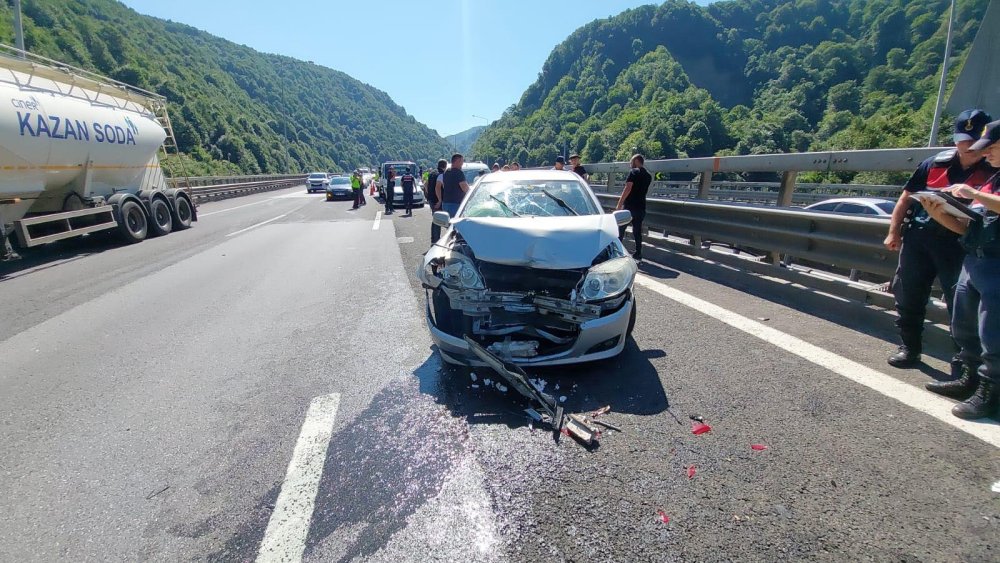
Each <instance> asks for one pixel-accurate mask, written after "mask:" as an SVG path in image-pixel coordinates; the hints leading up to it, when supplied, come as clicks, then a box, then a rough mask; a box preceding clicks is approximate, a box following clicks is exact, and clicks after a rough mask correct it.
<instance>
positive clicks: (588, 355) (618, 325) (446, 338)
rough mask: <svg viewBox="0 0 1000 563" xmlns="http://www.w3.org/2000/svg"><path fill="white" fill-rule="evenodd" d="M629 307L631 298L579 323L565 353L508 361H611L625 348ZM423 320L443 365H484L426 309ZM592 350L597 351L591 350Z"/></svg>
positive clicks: (632, 303)
mask: <svg viewBox="0 0 1000 563" xmlns="http://www.w3.org/2000/svg"><path fill="white" fill-rule="evenodd" d="M633 307H635V296H634V295H633V296H630V297H629V299H628V301H627V302H626V303H624V304H623V305H622V306H621V308H620V309H618V310H617V311H615V312H613V313H610V314H608V315H605V316H603V317H600V318H597V319H593V320H590V321H586V322H584V323H581V324H580V332H579V334H578V335H577V337H576V341H575V342H573V344H572V346H571V347H570V348H569V349H568V350H564V351H561V352H558V353H554V354H551V355H539V356H535V357H531V358H513V359H512V361H513V363H515V364H518V365H524V366H558V365H566V364H579V363H584V362H592V361H597V360H603V359H607V358H613V357H615V356H617V355H619V354H621V353H622V350H624V349H625V341H626V340H627V339H628V324H629V317H630V316H631V314H632V308H633ZM426 317H427V326H428V328H429V329H430V332H431V340H433V342H434V344H435V345H436V346H437V348H438V351H439V352H440V353H441V357H442V358H443V359H444V360H445V361H446V362H448V363H451V364H460V365H466V366H483V365H485V364H483V363H482V362H481V361H480V360H479V358H478V357H476V356H475V354H473V352H472V350H470V349H469V345H468V344H467V343H466V342H465V340H463V339H462V338H461V337H457V336H454V335H451V334H448V333H446V332H443V331H441V330H439V329H438V328H437V327H435V326H434V321H433V319H432V317H431V312H430V307H429V306H428V307H427V311H426ZM612 339H617V341H616V342H615V343H614V345H613V346H602V345H605V344H606V343H608V342H609V341H611V340H612ZM594 349H597V350H598V351H593V350H594Z"/></svg>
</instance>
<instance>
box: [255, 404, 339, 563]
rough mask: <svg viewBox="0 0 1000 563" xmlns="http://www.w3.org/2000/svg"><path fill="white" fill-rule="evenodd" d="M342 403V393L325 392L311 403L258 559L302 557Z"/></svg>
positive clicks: (267, 560) (282, 559)
mask: <svg viewBox="0 0 1000 563" xmlns="http://www.w3.org/2000/svg"><path fill="white" fill-rule="evenodd" d="M339 406H340V393H331V394H329V395H322V396H319V397H316V398H314V399H313V400H312V401H311V402H310V403H309V410H308V411H307V412H306V419H305V421H303V422H302V430H301V431H300V432H299V439H298V441H296V442H295V450H294V451H293V452H292V460H291V461H290V462H289V463H288V470H287V471H286V472H285V480H284V482H282V484H281V492H280V493H279V494H278V500H277V502H275V504H274V512H272V513H271V519H270V520H268V522H267V530H266V531H265V532H264V539H263V540H261V542H260V549H259V550H258V551H257V561H258V563H263V562H271V561H283V562H288V561H302V552H303V551H305V548H306V537H307V536H308V535H309V524H310V523H311V522H312V515H313V510H314V509H315V505H316V493H317V491H318V490H319V480H320V477H322V475H323V465H324V463H325V462H326V451H327V449H328V448H329V446H330V436H332V435H333V422H334V420H335V419H336V417H337V408H338V407H339Z"/></svg>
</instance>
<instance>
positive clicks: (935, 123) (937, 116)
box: [927, 0, 955, 147]
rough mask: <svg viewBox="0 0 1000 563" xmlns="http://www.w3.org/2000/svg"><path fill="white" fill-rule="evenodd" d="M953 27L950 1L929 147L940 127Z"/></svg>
mask: <svg viewBox="0 0 1000 563" xmlns="http://www.w3.org/2000/svg"><path fill="white" fill-rule="evenodd" d="M954 27H955V0H951V10H950V11H949V15H948V37H947V39H945V42H944V61H942V63H941V82H940V84H938V95H937V104H936V105H935V106H934V121H933V123H931V138H930V142H928V143H927V146H929V147H936V146H937V144H938V129H939V128H940V126H941V109H942V106H943V105H944V89H945V87H946V86H947V82H948V59H949V58H951V34H952V29H953V28H954Z"/></svg>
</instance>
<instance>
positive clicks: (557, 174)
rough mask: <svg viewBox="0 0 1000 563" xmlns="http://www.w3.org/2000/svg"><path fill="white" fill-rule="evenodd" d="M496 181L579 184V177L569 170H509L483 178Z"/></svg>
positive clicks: (487, 180) (485, 180)
mask: <svg viewBox="0 0 1000 563" xmlns="http://www.w3.org/2000/svg"><path fill="white" fill-rule="evenodd" d="M497 180H513V181H518V180H543V181H545V180H575V181H577V182H579V181H580V177H579V176H577V175H576V174H575V173H573V172H570V171H569V170H509V171H507V172H504V171H500V172H492V173H490V174H488V175H487V176H486V177H485V178H483V181H484V182H494V181H497Z"/></svg>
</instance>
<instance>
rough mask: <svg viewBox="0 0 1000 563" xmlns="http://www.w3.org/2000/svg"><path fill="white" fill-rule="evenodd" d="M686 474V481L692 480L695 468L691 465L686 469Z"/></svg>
mask: <svg viewBox="0 0 1000 563" xmlns="http://www.w3.org/2000/svg"><path fill="white" fill-rule="evenodd" d="M687 474H688V479H694V474H695V468H694V466H693V465H692V466H690V467H688V470H687Z"/></svg>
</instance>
